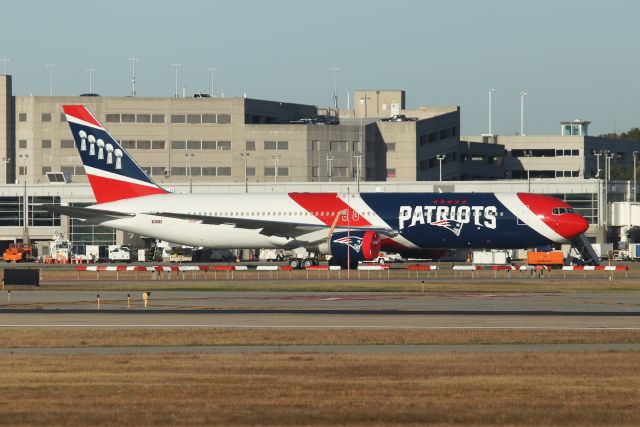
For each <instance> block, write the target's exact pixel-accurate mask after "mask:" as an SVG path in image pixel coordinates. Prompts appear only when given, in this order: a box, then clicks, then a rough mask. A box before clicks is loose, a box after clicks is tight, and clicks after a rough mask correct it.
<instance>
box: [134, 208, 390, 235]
mask: <svg viewBox="0 0 640 427" xmlns="http://www.w3.org/2000/svg"><path fill="white" fill-rule="evenodd" d="M146 213H147V214H149V215H157V216H165V217H169V218H176V219H184V220H192V221H200V222H202V223H203V224H213V225H222V224H226V225H232V226H234V227H236V228H247V229H251V230H256V229H262V230H261V231H260V233H261V234H264V235H265V236H281V237H288V238H296V237H298V236H302V235H304V234H309V233H312V232H314V231H321V230H327V231H328V232H329V234H331V233H333V231H334V229H335V226H327V225H326V224H318V225H312V224H300V223H295V222H289V221H265V220H262V219H251V218H232V217H222V216H208V215H194V214H182V213H174V212H146ZM352 229H353V230H355V229H366V230H371V231H376V232H377V233H378V234H381V235H384V236H385V237H394V236H396V235H397V234H398V233H397V232H396V231H395V230H390V229H385V228H374V227H352Z"/></svg>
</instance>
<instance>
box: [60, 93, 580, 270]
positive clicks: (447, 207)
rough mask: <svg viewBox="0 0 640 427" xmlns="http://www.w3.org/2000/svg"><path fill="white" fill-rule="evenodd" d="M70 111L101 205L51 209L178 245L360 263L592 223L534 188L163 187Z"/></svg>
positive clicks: (565, 235) (564, 237)
mask: <svg viewBox="0 0 640 427" xmlns="http://www.w3.org/2000/svg"><path fill="white" fill-rule="evenodd" d="M63 108H64V112H65V114H66V118H67V121H68V123H69V127H70V128H71V133H72V134H73V138H74V140H75V143H76V147H77V149H78V152H79V153H80V157H81V159H82V162H83V164H84V168H85V171H86V174H87V177H88V179H89V182H90V184H91V188H92V190H93V194H94V195H95V198H96V202H97V204H95V205H92V206H88V207H86V208H77V207H68V206H49V207H48V208H49V209H51V210H53V211H55V212H58V213H61V214H64V215H68V216H72V217H76V218H81V219H85V220H90V221H91V223H92V224H97V225H102V226H105V227H110V228H114V229H118V230H124V231H127V232H131V233H136V234H139V235H142V236H147V237H152V238H156V239H161V240H166V241H169V242H173V243H177V244H182V245H188V246H203V247H207V248H224V249H253V248H255V249H257V248H284V249H293V248H298V247H304V248H306V249H307V250H308V251H309V252H314V253H317V254H326V255H332V256H333V257H332V259H333V260H334V261H335V262H336V263H337V264H339V265H342V266H347V265H349V266H354V265H356V264H357V263H358V261H364V260H371V259H375V258H376V257H377V256H378V253H379V251H380V250H387V251H394V252H399V253H401V254H404V255H406V256H409V255H410V256H414V257H427V254H431V253H433V252H434V251H438V250H442V249H455V248H469V249H476V248H477V249H484V248H487V249H488V248H496V249H499V248H530V247H536V246H542V245H548V244H556V243H565V242H568V241H570V240H571V239H572V238H574V237H576V236H578V235H579V234H581V233H583V232H584V231H585V230H586V229H587V227H588V223H587V221H586V220H585V219H584V218H583V217H582V216H581V215H579V214H578V213H576V212H575V211H574V210H573V209H572V208H571V206H569V205H568V204H566V203H564V202H563V201H561V200H557V199H555V198H552V197H549V196H544V195H537V194H528V193H355V194H353V193H282V194H244V193H242V194H175V193H171V192H169V191H167V190H165V189H164V188H162V187H161V186H160V185H158V184H157V183H155V182H154V181H153V179H151V177H149V176H148V175H147V174H146V173H145V172H144V171H143V170H142V169H141V168H140V166H139V165H138V164H137V163H136V162H135V160H134V159H133V158H132V157H131V156H130V155H129V154H128V153H127V152H126V151H125V150H124V149H123V148H122V146H121V145H120V144H119V143H118V141H116V140H115V139H114V138H113V137H112V136H111V135H110V134H109V133H108V132H107V131H106V130H105V128H104V127H103V126H102V125H101V124H100V123H99V122H98V120H97V119H96V118H95V117H94V116H93V115H92V114H91V113H90V112H89V111H88V110H87V109H86V108H85V107H84V106H82V105H65V106H64V107H63ZM421 255H422V256H421ZM307 261H308V262H312V263H315V262H317V261H316V260H314V259H310V260H307Z"/></svg>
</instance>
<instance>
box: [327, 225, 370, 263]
mask: <svg viewBox="0 0 640 427" xmlns="http://www.w3.org/2000/svg"><path fill="white" fill-rule="evenodd" d="M319 249H320V253H323V254H325V255H333V260H334V261H335V262H336V263H337V264H338V265H340V266H342V267H344V268H346V267H347V265H348V264H349V263H350V264H351V268H355V267H357V266H358V261H368V260H372V259H375V258H377V257H378V254H379V253H380V236H379V235H378V233H376V232H375V231H351V232H350V233H346V232H340V233H334V234H333V235H332V236H331V239H330V240H329V242H327V243H323V244H322V245H320V248H319Z"/></svg>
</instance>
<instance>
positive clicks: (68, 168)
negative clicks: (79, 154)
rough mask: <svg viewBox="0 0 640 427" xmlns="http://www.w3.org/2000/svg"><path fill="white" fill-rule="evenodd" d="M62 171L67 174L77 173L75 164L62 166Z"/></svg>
mask: <svg viewBox="0 0 640 427" xmlns="http://www.w3.org/2000/svg"><path fill="white" fill-rule="evenodd" d="M60 172H62V173H63V174H65V175H67V176H73V175H75V174H76V168H75V166H60Z"/></svg>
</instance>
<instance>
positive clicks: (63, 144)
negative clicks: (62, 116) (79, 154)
mask: <svg viewBox="0 0 640 427" xmlns="http://www.w3.org/2000/svg"><path fill="white" fill-rule="evenodd" d="M43 148H44V147H43ZM60 148H76V144H75V142H73V139H63V140H61V141H60Z"/></svg>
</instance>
